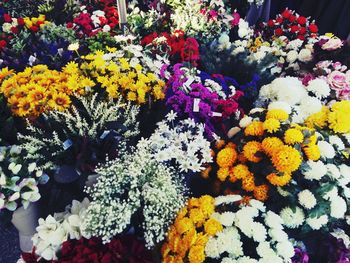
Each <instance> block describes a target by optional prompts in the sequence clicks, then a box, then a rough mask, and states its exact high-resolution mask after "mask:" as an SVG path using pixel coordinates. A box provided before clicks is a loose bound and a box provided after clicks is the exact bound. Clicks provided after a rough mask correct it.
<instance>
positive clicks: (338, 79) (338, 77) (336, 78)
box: [327, 70, 346, 90]
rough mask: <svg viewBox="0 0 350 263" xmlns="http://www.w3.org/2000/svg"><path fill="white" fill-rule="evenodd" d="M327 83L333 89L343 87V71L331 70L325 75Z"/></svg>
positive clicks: (344, 77)
mask: <svg viewBox="0 0 350 263" xmlns="http://www.w3.org/2000/svg"><path fill="white" fill-rule="evenodd" d="M327 80H328V83H329V85H331V87H332V88H333V89H336V90H337V89H343V88H344V87H345V86H346V76H345V74H344V73H343V72H340V71H337V70H336V71H333V72H332V73H330V74H329V75H328V77H327Z"/></svg>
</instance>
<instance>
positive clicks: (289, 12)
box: [282, 9, 292, 18]
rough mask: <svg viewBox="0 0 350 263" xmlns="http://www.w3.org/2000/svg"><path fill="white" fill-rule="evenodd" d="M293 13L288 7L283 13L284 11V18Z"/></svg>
mask: <svg viewBox="0 0 350 263" xmlns="http://www.w3.org/2000/svg"><path fill="white" fill-rule="evenodd" d="M291 15H292V12H291V11H289V10H288V9H286V10H284V11H283V13H282V16H283V17H284V18H289V17H290V16H291Z"/></svg>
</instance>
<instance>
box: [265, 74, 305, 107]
mask: <svg viewBox="0 0 350 263" xmlns="http://www.w3.org/2000/svg"><path fill="white" fill-rule="evenodd" d="M270 85H271V86H272V90H273V91H274V92H275V93H276V100H280V101H284V102H287V103H289V104H290V105H295V104H297V103H300V101H301V100H302V99H303V98H305V97H306V96H307V92H306V90H305V88H304V86H303V84H302V83H301V81H300V80H299V79H298V78H294V77H285V78H277V79H275V80H274V81H272V82H271V84H270Z"/></svg>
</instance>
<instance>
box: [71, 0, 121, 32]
mask: <svg viewBox="0 0 350 263" xmlns="http://www.w3.org/2000/svg"><path fill="white" fill-rule="evenodd" d="M100 4H101V5H102V8H101V11H103V12H104V15H99V14H94V10H93V9H92V8H90V6H87V8H86V11H83V12H81V13H80V14H79V15H78V16H77V17H75V18H74V19H73V22H68V23H67V28H73V29H74V30H75V31H76V32H77V36H78V37H84V36H89V37H91V36H94V35H96V34H97V33H98V32H101V31H106V32H110V31H112V30H113V29H114V28H115V27H117V26H118V24H119V20H118V10H117V8H116V7H115V6H114V5H113V4H112V2H111V1H101V2H100Z"/></svg>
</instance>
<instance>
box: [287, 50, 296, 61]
mask: <svg viewBox="0 0 350 263" xmlns="http://www.w3.org/2000/svg"><path fill="white" fill-rule="evenodd" d="M297 58H298V52H297V51H295V50H291V51H289V52H288V54H287V62H289V63H293V62H294V61H296V60H297Z"/></svg>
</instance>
